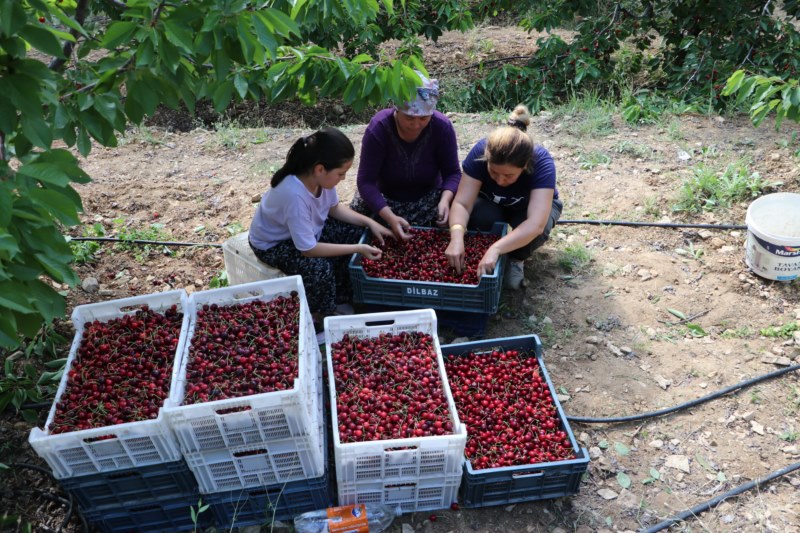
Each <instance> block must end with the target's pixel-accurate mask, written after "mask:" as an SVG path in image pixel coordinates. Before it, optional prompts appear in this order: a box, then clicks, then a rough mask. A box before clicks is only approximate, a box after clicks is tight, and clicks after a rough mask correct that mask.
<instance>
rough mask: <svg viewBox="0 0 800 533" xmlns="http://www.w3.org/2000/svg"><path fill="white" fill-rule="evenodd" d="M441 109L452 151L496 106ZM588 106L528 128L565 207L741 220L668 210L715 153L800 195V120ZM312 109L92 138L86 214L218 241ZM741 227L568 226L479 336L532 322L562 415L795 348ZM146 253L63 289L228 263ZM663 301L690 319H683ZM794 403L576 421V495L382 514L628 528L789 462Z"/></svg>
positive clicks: (771, 366)
mask: <svg viewBox="0 0 800 533" xmlns="http://www.w3.org/2000/svg"><path fill="white" fill-rule="evenodd" d="M484 43H491V47H490V46H489V45H488V44H484ZM526 47H527V48H526ZM532 47H533V40H532V39H530V38H529V37H528V36H527V35H525V34H524V33H523V32H519V31H516V30H511V29H508V28H484V29H481V30H477V31H476V32H473V33H470V34H466V35H461V34H455V35H452V34H448V35H445V36H444V37H443V38H442V39H440V42H439V44H438V45H436V46H431V47H429V48H428V49H426V54H427V56H428V57H427V59H428V61H429V63H430V65H431V67H430V69H431V71H432V73H433V74H434V75H437V69H438V70H439V71H443V70H444V69H445V68H451V67H452V66H453V65H454V64H457V62H455V61H454V60H453V58H454V57H456V55H455V52H456V51H460V52H461V55H460V59H459V60H460V61H461V64H463V65H467V64H469V63H470V62H471V61H473V60H475V58H480V57H488V58H491V57H505V56H509V55H517V54H518V53H524V52H525V51H526V49H527V50H528V51H529V49H532ZM515 103H516V102H509V106H512V105H513V104H515ZM322 112H323V113H328V112H330V108H326V109H324V110H323V111H322ZM336 114H337V115H339V113H338V111H337V112H336ZM284 116H286V114H284ZM451 118H452V121H453V123H454V125H455V127H456V132H457V135H458V141H459V151H460V156H461V157H462V158H463V157H464V156H465V155H466V153H467V151H468V150H469V149H470V147H471V146H472V145H473V144H474V143H475V142H476V141H477V140H478V139H480V138H481V137H483V136H485V135H486V134H487V133H488V132H489V131H491V130H492V129H493V128H494V127H496V125H497V124H498V123H499V121H500V120H502V119H503V118H504V117H503V116H502V115H499V116H498V117H496V119H495V120H492V119H490V118H488V116H487V115H480V116H479V115H468V114H454V115H452V117H451ZM584 118H585V117H584V116H583V115H580V114H574V115H573V116H569V115H564V114H563V113H550V112H545V113H542V114H541V115H539V116H537V117H535V119H534V123H533V125H532V128H531V131H532V132H533V135H534V136H535V138H536V139H537V141H538V142H540V143H542V144H544V145H545V146H546V147H547V148H548V149H549V150H550V151H551V153H552V154H553V156H554V158H555V160H556V165H557V169H558V187H559V190H560V193H561V197H562V199H563V200H564V203H565V211H564V214H563V217H562V218H563V219H564V220H577V219H581V220H582V219H595V220H627V221H645V222H665V221H672V222H692V223H708V224H714V223H720V224H723V223H724V224H735V225H741V224H744V219H745V212H746V208H747V205H748V202H747V201H743V202H741V203H737V204H735V205H733V206H731V207H730V208H727V209H720V210H715V211H710V212H706V213H702V214H698V215H684V214H680V213H676V212H674V211H673V210H672V207H673V206H674V205H675V203H676V199H677V195H678V191H679V189H680V187H681V184H682V182H683V180H684V179H686V178H689V177H691V176H692V175H693V169H695V168H697V167H698V166H699V165H706V166H707V167H710V168H715V169H723V168H725V167H726V166H727V165H728V164H729V163H733V162H736V161H739V160H741V159H742V158H747V160H748V161H749V165H750V169H751V170H752V171H754V172H759V173H760V175H761V176H762V177H763V178H765V179H767V180H768V181H770V182H773V183H781V185H779V186H777V187H776V188H775V190H781V191H793V192H800V172H799V171H800V160H799V159H798V156H797V155H796V152H797V150H798V148H799V147H798V145H797V143H796V141H795V138H794V137H793V135H795V134H797V133H798V132H799V131H800V128H798V127H797V125H794V124H785V125H784V126H783V127H782V129H781V130H780V131H777V132H776V131H775V130H774V129H772V128H771V127H769V126H767V125H764V126H762V127H761V128H758V129H756V128H753V126H752V125H751V124H750V123H749V121H748V120H747V119H746V117H725V118H723V117H715V116H698V115H683V116H680V117H675V118H667V119H666V120H665V121H664V122H663V123H660V124H654V125H643V126H635V127H632V126H629V125H627V124H625V123H624V122H623V121H622V120H621V119H620V117H619V116H618V115H614V116H612V117H611V119H612V127H611V129H610V130H609V132H608V133H607V134H602V135H601V134H599V133H598V132H596V131H595V132H592V131H591V130H590V131H589V132H588V133H581V132H582V124H585V123H584V122H582V121H583V120H584ZM287 120H290V119H289V118H287ZM305 120H306V119H305V118H303V121H304V122H291V121H289V122H288V123H286V124H283V125H282V126H281V127H274V126H270V127H265V128H260V129H252V130H247V129H244V130H237V129H223V130H220V131H212V130H210V129H205V128H195V129H193V130H192V131H189V132H186V133H170V132H168V131H163V130H160V129H155V128H150V129H143V130H136V131H131V132H130V134H129V135H128V136H126V138H125V141H124V142H123V143H122V144H121V146H119V147H118V148H115V149H102V148H98V149H95V150H94V151H93V152H92V154H91V155H90V156H89V157H88V158H87V159H86V160H85V162H84V168H85V170H86V171H87V172H88V173H89V174H90V175H91V176H92V177H93V178H94V180H93V181H92V182H91V183H89V184H87V185H84V186H81V187H79V192H80V194H81V196H82V198H83V199H84V208H85V212H84V214H83V220H84V222H85V224H86V225H90V224H94V223H100V224H103V226H104V227H105V228H106V230H107V231H110V230H112V229H113V228H114V225H115V222H114V221H115V220H120V219H121V220H123V221H124V224H125V225H127V226H128V227H130V228H135V229H140V230H141V229H146V228H148V227H149V226H150V225H151V224H153V223H158V224H163V232H164V234H163V235H162V236H161V237H164V240H175V241H189V242H199V243H220V242H222V241H224V240H225V239H226V238H228V237H230V235H231V233H236V232H238V231H242V230H245V229H246V228H247V226H248V225H249V223H250V220H251V217H252V212H253V207H254V204H255V203H256V202H257V201H258V198H259V197H260V195H261V194H262V193H263V192H264V191H265V190H266V188H267V187H268V182H269V177H270V175H271V173H272V172H273V171H274V170H275V169H277V168H278V167H279V166H280V164H281V163H282V161H283V158H284V156H285V153H286V151H287V149H288V147H289V146H290V144H291V143H292V142H293V141H294V140H295V139H296V138H297V137H298V136H299V135H301V134H305V133H307V132H308V131H309V130H308V128H307V127H306V126H305V124H306V123H305ZM365 127H366V125H365V123H363V122H362V123H357V124H352V125H348V126H344V127H343V128H342V129H343V130H344V131H345V132H346V133H347V134H348V136H349V137H350V138H351V139H352V140H353V142H354V144H355V145H356V148H357V152H358V148H359V146H360V141H361V135H362V134H363V131H364V129H365ZM598 154H604V155H606V156H607V160H606V159H603V158H600V159H598V157H597V156H598ZM687 155H688V156H689V158H688V159H687V158H686V156H687ZM592 161H595V162H596V161H601V162H600V163H597V162H596V163H595V164H592ZM602 161H605V162H602ZM357 165H358V160H356V162H355V165H354V171H353V172H351V177H350V178H349V179H348V180H347V181H346V182H345V183H343V184H342V185H340V187H339V194H340V196H341V197H342V199H343V200H344V201H349V199H350V198H351V197H352V194H353V191H354V187H355V178H354V175H355V168H357ZM746 237H747V232H746V231H744V230H713V231H700V230H697V229H670V228H656V227H641V228H633V227H622V226H609V225H605V226H598V225H588V224H559V225H558V226H557V227H556V228H555V230H554V232H553V235H552V239H551V241H550V242H549V243H547V244H546V245H545V246H544V247H543V249H541V250H539V251H538V252H537V253H536V254H535V256H534V258H532V259H531V260H529V261H528V262H527V264H526V277H527V279H528V281H529V285H528V287H527V288H525V289H523V290H520V291H504V292H503V294H502V298H501V311H500V312H499V313H498V314H497V315H496V316H494V317H492V318H491V319H490V320H489V324H488V327H487V333H486V337H487V338H499V337H505V336H513V335H521V334H529V333H536V334H538V335H539V336H540V337H541V338H542V340H543V342H544V344H545V356H544V359H545V364H546V366H547V369H548V371H549V373H550V376H551V378H552V380H553V382H554V384H555V385H556V387H557V388H558V389H559V391H560V394H561V400H562V405H563V407H564V410H565V411H566V412H567V414H568V415H573V416H589V417H610V416H624V415H630V414H636V413H644V412H650V411H655V410H658V409H662V408H666V407H670V406H673V405H676V404H679V403H682V402H685V401H689V400H692V399H695V398H698V397H701V396H703V395H706V394H709V393H711V392H713V391H715V390H718V389H722V388H724V387H727V386H729V385H732V384H735V383H738V382H740V381H743V380H745V379H748V378H752V377H755V376H758V375H761V374H764V373H767V372H771V371H773V370H776V369H777V368H780V367H781V365H785V364H789V362H791V364H795V363H797V362H800V357H799V356H800V346H798V344H797V342H800V341H797V340H794V341H793V340H792V338H791V337H790V338H775V337H768V336H763V335H760V334H759V330H760V329H761V328H766V327H769V326H781V325H785V324H788V323H792V322H794V321H795V320H799V319H800V290H799V287H800V285H798V282H792V283H782V282H773V281H770V280H766V279H763V278H760V277H757V276H755V275H753V274H752V273H751V272H750V271H749V270H748V268H747V266H746V265H745V263H744V243H745V240H746ZM575 250H584V251H585V252H587V253H588V257H590V261H589V263H588V264H586V265H585V266H582V267H581V266H579V267H575V268H572V269H569V268H566V266H568V259H569V258H575V257H576V252H575ZM139 255H140V258H139V259H138V260H137V258H136V257H135V254H134V253H131V252H125V251H121V250H118V249H116V248H115V247H114V246H112V245H105V246H104V247H103V248H102V249H101V250H100V252H99V253H98V254H97V259H96V260H95V261H93V262H91V263H87V264H82V265H79V266H78V268H77V270H78V272H79V274H80V276H81V278H82V279H86V278H89V277H94V278H96V279H97V280H98V281H99V284H100V292H99V293H94V294H90V293H87V292H85V291H83V290H82V289H80V288H77V289H73V290H70V292H69V297H68V298H69V304H70V306H74V305H79V304H83V303H88V302H94V301H98V300H104V299H112V298H120V297H126V296H130V295H137V294H147V293H151V292H158V291H161V290H166V289H169V288H186V289H187V290H188V291H190V292H191V291H197V290H203V289H207V288H208V287H209V283H210V282H211V280H212V278H213V277H214V276H215V275H218V274H219V273H220V272H221V271H222V270H223V269H224V262H223V258H222V253H221V250H220V249H219V248H212V247H201V246H198V247H188V248H187V247H170V248H169V249H168V250H164V249H162V248H157V247H154V248H153V249H152V250H150V252H149V253H143V252H140V253H139ZM670 310H673V311H678V312H680V313H683V314H684V315H685V316H686V317H689V319H688V320H686V321H681V320H680V318H679V317H678V316H676V314H674V313H671V312H670ZM687 323H689V324H694V325H696V326H698V327H699V328H701V329H697V328H695V329H694V330H692V329H690V328H687ZM440 335H441V337H442V338H441V340H442V342H443V343H446V342H451V341H452V340H453V337H454V335H453V334H452V333H450V332H448V331H441V332H440ZM799 412H800V380H798V376H797V374H796V373H794V374H789V375H786V376H784V377H781V378H779V379H775V380H771V381H767V382H764V383H761V384H759V385H757V386H756V387H753V388H749V389H747V390H745V391H742V392H739V393H736V394H732V395H728V396H725V397H724V398H721V399H718V400H716V401H713V402H711V403H706V404H703V405H700V406H698V407H695V408H692V409H690V410H686V411H682V412H681V413H679V414H675V415H673V416H668V417H662V418H656V419H651V420H649V421H645V422H640V423H636V424H625V425H592V426H589V425H578V424H573V427H572V429H573V431H574V432H575V434H576V436H577V437H578V440H579V441H580V443H581V445H582V446H584V447H586V448H587V449H588V450H590V453H591V455H592V461H591V463H590V466H589V472H588V474H587V475H586V476H585V478H584V480H583V482H582V485H581V489H580V492H579V493H578V494H577V495H576V496H573V497H569V498H562V499H556V500H549V501H544V502H536V503H527V504H518V505H512V506H507V507H493V508H484V509H474V510H466V509H462V510H460V511H450V510H447V511H441V512H437V513H435V517H436V520H435V521H434V522H432V521H431V520H430V513H420V514H417V515H409V516H403V517H401V518H399V519H398V520H396V522H395V526H393V529H392V530H393V531H398V532H399V531H401V527H402V525H403V524H408V525H411V526H413V527H414V528H415V529H416V530H417V531H432V532H450V531H474V532H487V533H488V532H495V531H508V532H539V531H542V532H545V531H547V532H559V531H560V532H571V531H579V532H582V533H585V532H593V531H629V530H638V529H640V528H642V527H646V526H648V525H653V524H654V523H656V522H658V521H660V520H661V519H664V518H666V517H668V516H671V515H673V514H674V513H676V512H679V511H681V510H684V509H687V508H690V507H692V506H694V505H696V504H698V503H700V502H702V501H705V500H707V499H710V498H712V497H714V496H716V495H719V494H721V493H724V492H725V491H727V490H730V489H731V488H733V487H735V486H737V485H739V484H741V483H744V482H746V481H748V480H752V479H756V478H759V477H762V476H764V475H766V474H768V473H770V472H772V471H775V470H778V469H781V468H783V467H785V466H787V465H789V464H792V463H796V462H797V461H798V460H800V459H798V458H800V442H799V441H800V434H798V432H800V416H799V415H798V413H799ZM40 423H41V421H40ZM29 428H30V425H28V424H27V423H25V422H21V421H20V419H19V418H16V419H15V418H9V417H8V416H7V417H6V418H5V419H4V420H3V423H2V424H0V441H2V442H5V443H7V444H5V445H4V448H3V449H4V454H3V457H2V458H5V456H7V455H8V454H9V453H11V452H10V451H9V450H14V449H15V448H17V447H18V448H17V449H18V450H22V451H21V452H19V453H18V454H17V456H16V458H15V459H14V460H29V461H36V458H35V456H34V454H33V453H32V452H31V451H30V449H29V448H28V447H27V445H26V444H24V441H25V438H26V435H27V431H28V430H29ZM0 460H2V459H0ZM654 471H655V473H656V474H655V475H654ZM621 473H622V474H624V475H623V476H620V475H619V474H621ZM31 475H33V474H31ZM625 476H627V478H629V480H630V486H628V487H624V486H623V485H627V482H626V481H625ZM656 477H657V479H655V478H656ZM28 479H30V478H28ZM45 482H46V480H45V481H42V482H41V483H45ZM798 487H800V475H798V473H797V472H795V473H794V474H792V475H789V476H784V477H783V478H781V479H780V480H777V481H775V482H773V483H771V484H770V485H768V486H766V487H763V488H761V489H760V490H757V491H750V492H747V493H745V494H743V495H741V496H739V497H737V498H733V499H730V500H728V501H726V502H725V503H723V504H722V505H720V506H719V507H717V508H716V509H715V510H713V511H711V512H708V513H705V514H702V515H700V516H698V517H697V518H696V519H695V520H693V521H691V522H689V523H687V524H685V525H684V526H679V527H676V528H675V529H674V530H676V531H677V530H681V531H684V530H685V531H689V530H692V531H699V530H703V531H781V532H786V531H795V532H797V531H800V515H799V514H798V513H800V511H799V509H800V490H798ZM608 491H611V492H608ZM1 496H2V498H0V499H2V501H4V505H3V507H5V508H8V509H9V510H11V511H12V512H13V510H14V509H15V508H19V507H20V506H22V507H26V505H24V504H27V511H26V512H27V513H30V514H28V515H27V516H28V520H31V521H33V520H40V521H41V522H40V523H41V524H42V528H43V529H42V530H43V531H44V530H45V529H44V527H45V524H48V525H49V527H51V528H55V527H57V524H56V522H57V521H58V520H57V519H58V516H59V514H58V513H62V514H63V511H59V510H58V509H57V508H55V507H57V506H55V505H53V504H46V503H43V502H39V504H38V505H40V508H39V509H38V510H37V509H31V505H30V503H29V502H23V501H21V500H19V498H17V499H16V500H15V498H14V496H13V495H12V494H11V491H9V490H7V491H6V492H5V493H4V494H2V495H1ZM77 524H78V522H77V521H75V520H73V521H72V522H71V523H70V525H69V526H68V527H67V529H66V530H67V531H69V530H77ZM70 528H72V529H70ZM266 530H269V529H266ZM402 531H404V532H405V531H406V529H402Z"/></svg>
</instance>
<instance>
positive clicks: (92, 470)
mask: <svg viewBox="0 0 800 533" xmlns="http://www.w3.org/2000/svg"><path fill="white" fill-rule="evenodd" d="M187 303H188V300H187V295H186V293H185V292H184V291H182V290H180V291H168V292H163V293H159V294H149V295H143V296H137V297H132V298H124V299H120V300H112V301H107V302H102V303H96V304H88V305H81V306H78V307H76V308H75V309H74V310H73V312H72V323H73V325H74V327H75V337H74V340H73V342H72V346H71V348H70V353H69V356H68V358H67V362H66V365H65V368H64V375H63V376H62V378H61V382H60V384H59V388H58V391H57V392H56V398H55V401H54V402H53V405H52V407H51V408H50V412H49V414H48V417H47V422H46V424H45V427H44V429H39V428H34V429H33V430H32V431H31V433H30V436H29V439H28V440H29V442H30V444H31V446H32V447H33V449H34V450H35V451H36V453H37V454H39V456H41V457H42V458H43V459H44V460H45V461H47V463H48V465H49V466H50V467H51V469H52V470H53V475H54V477H55V478H56V479H57V480H58V482H59V484H60V485H61V486H62V488H63V489H64V490H66V491H68V492H69V493H70V494H71V495H72V497H73V499H74V500H75V501H76V502H77V504H78V506H79V507H80V509H81V511H82V514H83V516H84V517H85V518H86V519H87V520H88V521H89V522H91V523H92V524H93V525H94V526H95V527H97V528H98V529H100V530H103V531H119V530H125V529H129V530H157V529H164V530H173V531H177V530H181V529H192V528H194V527H195V525H196V524H195V523H194V522H193V521H192V519H191V517H190V512H189V507H190V506H191V505H193V504H196V502H197V495H198V486H197V483H196V481H195V479H194V476H193V475H192V473H191V472H190V470H189V469H188V467H187V465H186V463H185V462H184V461H183V458H182V457H181V453H180V450H179V448H178V444H177V441H176V440H175V438H174V436H173V434H172V432H171V430H170V429H169V426H168V425H167V424H166V422H165V420H164V415H163V412H162V409H161V407H162V403H163V401H164V400H165V399H166V398H167V396H168V394H169V386H170V384H171V376H176V375H177V372H178V368H179V366H180V354H181V353H182V351H183V345H184V342H185V339H186V333H187V331H188V314H187ZM178 509H181V510H182V513H178V512H177V510H178ZM199 524H200V525H202V524H203V522H202V521H200V522H199Z"/></svg>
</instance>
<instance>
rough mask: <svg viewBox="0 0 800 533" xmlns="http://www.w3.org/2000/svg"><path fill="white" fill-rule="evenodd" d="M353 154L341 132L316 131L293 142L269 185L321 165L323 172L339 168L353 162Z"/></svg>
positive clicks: (335, 130)
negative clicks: (284, 160)
mask: <svg viewBox="0 0 800 533" xmlns="http://www.w3.org/2000/svg"><path fill="white" fill-rule="evenodd" d="M355 155H356V150H355V148H354V147H353V143H352V142H350V139H348V138H347V135H345V134H344V133H342V132H341V131H339V130H337V129H336V128H325V129H322V130H319V131H316V132H314V133H312V134H311V135H307V136H305V137H300V138H299V139H297V140H296V141H295V142H294V144H293V145H292V147H291V148H289V153H287V154H286V162H285V163H284V164H283V166H282V167H281V168H280V169H278V171H277V172H275V174H273V175H272V180H271V181H270V185H272V187H273V188H274V187H277V186H278V184H279V183H280V182H282V181H283V179H284V178H285V177H286V176H288V175H290V174H294V175H295V176H303V175H305V174H307V173H308V172H310V171H311V170H312V169H313V168H314V167H315V166H316V165H322V166H323V167H324V168H325V170H333V169H334V168H339V167H341V166H343V165H344V164H345V163H347V162H348V161H352V160H353V158H354V157H355Z"/></svg>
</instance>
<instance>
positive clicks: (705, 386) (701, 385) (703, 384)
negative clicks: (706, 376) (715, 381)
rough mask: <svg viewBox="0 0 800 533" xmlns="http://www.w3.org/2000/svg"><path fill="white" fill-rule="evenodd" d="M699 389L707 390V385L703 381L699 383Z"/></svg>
mask: <svg viewBox="0 0 800 533" xmlns="http://www.w3.org/2000/svg"><path fill="white" fill-rule="evenodd" d="M700 388H701V389H705V388H708V383H706V382H705V381H704V382H703V383H701V384H700Z"/></svg>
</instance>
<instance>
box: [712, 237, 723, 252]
mask: <svg viewBox="0 0 800 533" xmlns="http://www.w3.org/2000/svg"><path fill="white" fill-rule="evenodd" d="M711 246H712V247H714V248H716V249H717V250H719V249H720V248H722V247H723V246H725V241H723V240H722V239H720V238H719V237H714V238H713V239H711Z"/></svg>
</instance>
